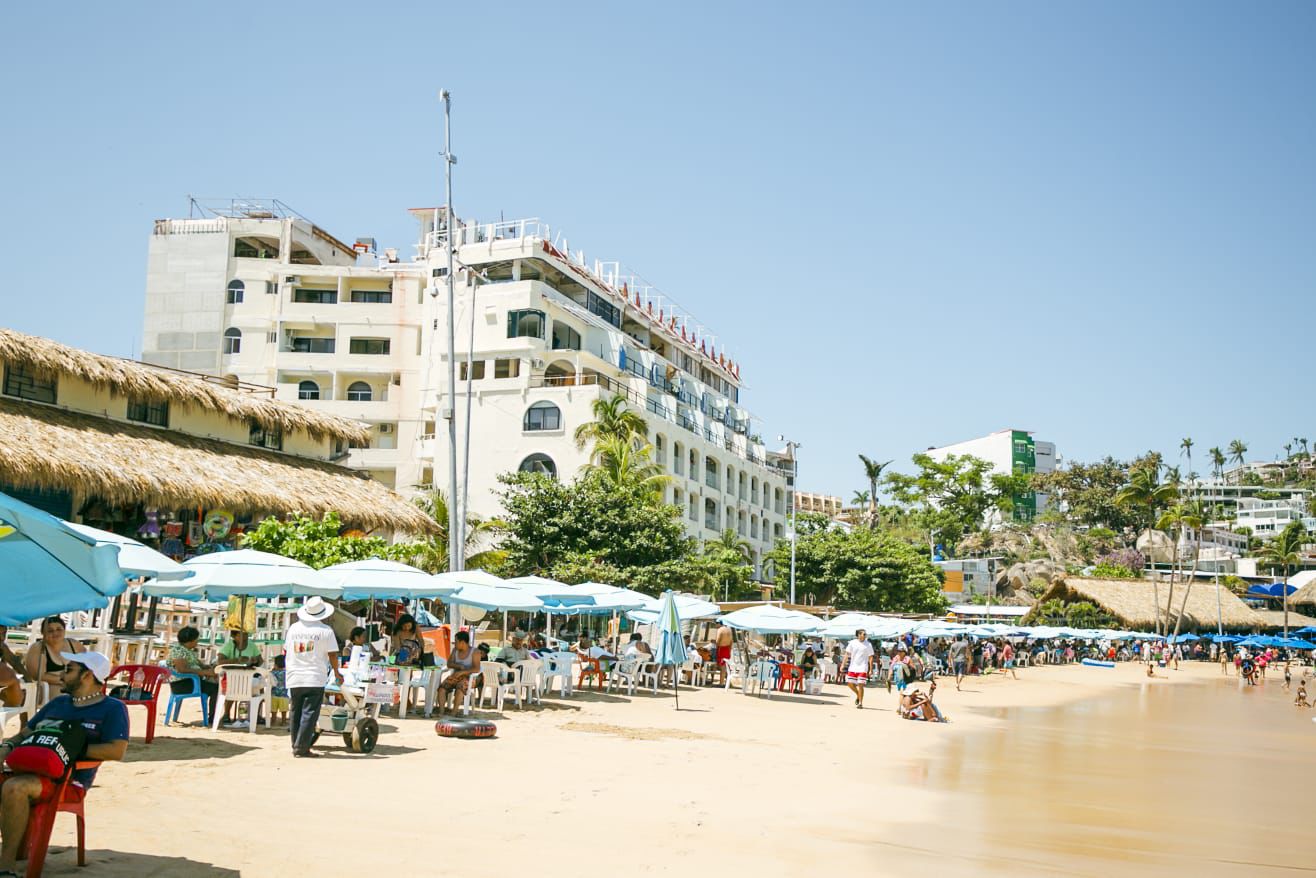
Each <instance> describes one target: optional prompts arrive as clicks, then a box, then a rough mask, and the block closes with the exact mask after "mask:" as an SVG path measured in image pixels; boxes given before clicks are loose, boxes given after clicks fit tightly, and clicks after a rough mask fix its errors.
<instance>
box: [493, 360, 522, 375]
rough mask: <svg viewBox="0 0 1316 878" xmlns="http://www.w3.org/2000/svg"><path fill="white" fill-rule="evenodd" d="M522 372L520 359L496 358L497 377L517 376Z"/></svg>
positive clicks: (495, 371)
mask: <svg viewBox="0 0 1316 878" xmlns="http://www.w3.org/2000/svg"><path fill="white" fill-rule="evenodd" d="M520 374H521V361H520V360H514V359H509V360H494V377H495V378H515V377H516V376H518V375H520Z"/></svg>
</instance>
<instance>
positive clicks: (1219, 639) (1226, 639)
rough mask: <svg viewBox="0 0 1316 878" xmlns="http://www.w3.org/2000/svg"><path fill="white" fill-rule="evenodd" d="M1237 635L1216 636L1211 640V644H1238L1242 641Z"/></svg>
mask: <svg viewBox="0 0 1316 878" xmlns="http://www.w3.org/2000/svg"><path fill="white" fill-rule="evenodd" d="M1242 639H1243V638H1242V637H1239V636H1238V635H1237V634H1216V635H1215V636H1213V637H1212V638H1211V642H1212V643H1238V642H1239V641H1240V640H1242Z"/></svg>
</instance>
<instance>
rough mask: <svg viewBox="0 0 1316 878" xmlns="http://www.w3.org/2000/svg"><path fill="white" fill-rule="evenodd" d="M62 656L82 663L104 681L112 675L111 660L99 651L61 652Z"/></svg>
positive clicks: (98, 678) (66, 659)
mask: <svg viewBox="0 0 1316 878" xmlns="http://www.w3.org/2000/svg"><path fill="white" fill-rule="evenodd" d="M60 657H61V658H63V659H64V661H66V662H74V663H76V664H79V665H82V666H83V667H85V668H86V669H87V670H89V671H91V673H92V674H93V675H94V676H95V677H96V679H97V680H100V681H101V682H102V683H104V682H105V679H106V678H107V677H109V676H110V660H109V659H107V658H106V657H105V656H103V655H101V654H100V653H99V652H61V653H60Z"/></svg>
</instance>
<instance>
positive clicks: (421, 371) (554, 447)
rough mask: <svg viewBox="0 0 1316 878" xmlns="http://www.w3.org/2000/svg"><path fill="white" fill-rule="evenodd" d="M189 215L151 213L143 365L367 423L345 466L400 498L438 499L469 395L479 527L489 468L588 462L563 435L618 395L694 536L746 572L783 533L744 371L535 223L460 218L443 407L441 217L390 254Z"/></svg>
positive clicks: (786, 467) (289, 217) (233, 209)
mask: <svg viewBox="0 0 1316 878" xmlns="http://www.w3.org/2000/svg"><path fill="white" fill-rule="evenodd" d="M195 208H196V209H195V210H194V213H197V214H200V215H199V216H193V217H191V218H188V219H167V220H159V221H157V223H156V227H155V231H154V234H153V235H152V238H151V246H150V258H149V265H148V274H147V289H146V317H145V324H144V328H145V334H144V342H143V352H142V357H143V359H144V360H146V361H147V362H152V363H157V364H160V365H164V366H172V367H175V368H182V369H189V370H194V371H201V372H208V373H211V374H217V375H231V376H233V377H234V378H236V379H238V380H241V381H245V382H251V383H257V384H265V385H269V386H271V387H274V388H275V389H276V395H277V396H278V397H279V398H280V399H288V400H297V401H300V402H301V403H303V404H305V405H307V406H311V407H314V408H319V409H323V410H326V411H329V412H332V413H333V414H337V415H342V416H346V417H349V418H354V419H356V420H359V421H364V422H367V423H369V424H370V425H371V427H372V441H371V447H369V448H353V449H344V453H345V454H346V463H347V464H348V465H349V466H353V467H356V468H358V469H363V470H367V471H369V472H370V473H371V475H372V476H373V477H375V478H377V479H378V480H380V481H381V482H384V483H385V484H387V485H389V486H391V487H395V488H397V489H398V490H401V491H406V490H408V489H412V488H415V487H418V486H429V485H430V484H434V485H436V486H437V487H439V488H440V489H443V490H445V491H446V490H447V487H448V478H447V471H448V459H449V458H448V456H449V454H450V449H449V447H448V435H447V422H446V421H445V420H444V414H445V410H447V409H449V408H452V409H455V412H454V414H455V417H456V419H457V426H458V430H459V432H458V436H459V448H458V451H459V455H460V452H461V450H462V449H461V436H462V431H463V429H464V427H465V412H466V406H467V398H468V394H467V390H468V388H469V391H470V392H469V401H470V406H471V419H470V425H471V440H470V449H471V454H470V461H469V487H468V491H469V504H470V509H471V511H472V512H475V513H477V514H481V515H485V516H492V515H496V514H497V513H498V512H499V511H500V504H499V500H498V497H497V494H496V492H497V491H498V490H499V489H500V488H501V485H500V484H499V482H498V476H499V475H500V474H501V473H504V472H508V471H510V470H517V469H522V470H535V471H542V472H549V473H553V474H554V475H556V476H558V477H560V478H571V477H572V476H573V475H574V474H575V473H576V472H577V471H578V470H579V469H580V467H581V466H583V465H584V464H585V463H587V462H588V449H585V450H581V449H578V448H577V447H576V445H575V442H574V440H573V434H574V432H575V429H576V427H577V426H579V425H580V424H582V423H585V422H587V421H589V420H591V418H592V414H591V405H592V403H593V402H594V401H595V400H597V399H600V398H604V397H610V396H613V395H617V394H619V395H621V396H623V397H625V398H626V399H627V401H628V402H629V403H630V407H631V408H632V409H633V410H635V411H637V412H639V413H640V414H642V415H643V416H644V418H645V420H646V421H647V422H648V424H649V438H650V441H651V442H652V443H653V446H654V458H655V462H657V463H658V464H659V465H660V466H661V467H662V469H663V470H664V471H665V472H666V473H668V474H669V475H670V476H671V477H672V481H671V483H670V484H669V485H668V487H667V488H666V498H667V500H668V502H671V503H673V504H675V505H676V506H678V507H679V508H680V509H681V511H682V517H683V519H684V521H685V524H686V527H687V530H688V532H689V533H690V534H691V535H693V536H695V537H698V538H700V539H712V538H714V537H716V536H718V534H719V533H721V532H722V531H723V530H725V529H728V528H729V529H731V530H733V531H735V532H736V534H737V535H738V536H739V537H740V538H741V539H743V540H745V541H746V542H748V543H749V545H750V546H751V555H752V557H753V560H754V562H755V567H756V569H760V568H761V564H762V558H763V555H764V553H765V552H767V551H768V550H769V549H770V548H772V546H773V545H774V544H775V541H776V540H777V539H779V538H783V537H785V536H786V527H787V516H788V513H789V509H790V504H791V502H792V500H793V497H792V494H791V492H792V490H793V487H794V479H793V463H792V461H791V459H790V458H789V456H787V455H786V454H785V453H778V452H773V451H768V450H767V448H766V447H765V445H764V443H763V441H762V439H761V438H760V436H759V430H758V429H757V428H756V426H755V420H754V418H753V416H752V415H751V414H750V412H749V411H748V410H747V409H746V408H745V407H744V406H743V405H742V404H741V400H740V392H741V369H740V365H739V364H738V363H735V362H734V361H732V360H730V359H729V358H728V357H727V355H726V353H725V349H724V347H723V345H722V344H720V343H719V342H718V341H717V339H716V338H715V337H714V336H713V335H712V333H711V332H710V331H709V330H708V329H707V328H705V327H704V326H702V325H701V324H699V323H698V322H697V321H696V320H695V319H694V318H693V317H691V316H690V315H689V314H687V313H686V312H685V311H684V310H682V309H681V308H679V307H678V306H676V305H675V304H674V303H673V302H672V301H671V300H670V299H667V298H666V297H664V296H663V295H662V294H660V293H659V292H657V291H656V290H654V289H653V288H652V287H650V286H648V285H646V284H644V283H643V282H642V281H639V280H638V279H636V278H634V277H628V276H625V275H624V274H623V272H622V271H621V269H620V267H619V266H618V265H617V264H616V263H601V262H594V263H592V264H587V263H586V261H585V259H584V255H583V253H579V252H575V253H573V252H572V251H571V250H570V249H569V248H568V247H567V245H566V244H565V243H564V242H563V241H562V240H560V238H555V237H554V236H553V235H552V234H551V233H550V231H549V229H548V227H547V226H545V225H543V224H541V223H539V222H538V221H535V220H523V221H515V222H500V223H494V224H478V223H469V222H468V223H460V222H459V229H458V234H457V236H456V237H457V246H456V248H455V256H456V259H457V261H458V271H457V273H456V277H455V278H454V282H455V283H456V303H457V307H456V311H455V317H456V321H457V332H456V336H457V360H458V366H459V374H458V382H457V394H456V399H455V403H456V404H455V406H453V400H452V399H451V398H450V396H449V395H448V393H447V376H448V366H447V329H446V321H447V295H446V283H447V278H446V269H447V253H446V250H445V246H444V245H445V244H446V241H447V221H446V214H445V212H444V211H443V210H442V209H432V208H431V209H421V210H414V211H412V213H413V215H415V216H416V217H417V219H418V220H419V221H420V223H421V238H420V242H419V245H418V247H417V254H416V257H415V260H414V261H407V262H403V261H399V260H398V259H397V257H396V255H395V254H394V253H393V252H392V251H385V254H384V255H383V256H382V257H381V256H379V255H377V254H375V253H374V243H373V241H369V240H358V243H357V245H354V246H348V245H347V244H344V243H343V242H341V241H339V240H338V239H336V238H334V237H333V236H332V235H329V234H328V233H326V232H325V231H324V230H322V229H320V228H319V227H317V226H315V225H314V224H313V223H311V222H309V221H308V220H306V219H304V218H302V217H301V216H299V215H297V214H295V213H294V212H292V211H291V210H289V209H287V208H286V207H285V206H283V205H282V204H280V203H279V202H252V201H243V202H226V203H224V204H222V205H215V204H207V205H195ZM461 266H469V267H470V269H471V270H463V269H462V268H461ZM472 321H473V322H472ZM472 337H473V338H474V344H473V345H472V344H471V342H470V340H471V338H472ZM468 361H469V362H470V367H469V370H468V367H467V362H468ZM468 372H469V374H468ZM458 459H459V461H460V460H461V458H460V456H459V458H458ZM762 573H763V574H764V576H765V578H771V575H772V571H770V570H768V571H762Z"/></svg>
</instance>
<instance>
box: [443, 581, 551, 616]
mask: <svg viewBox="0 0 1316 878" xmlns="http://www.w3.org/2000/svg"><path fill="white" fill-rule="evenodd" d="M466 572H467V571H461V572H460V573H458V574H455V575H457V576H463V575H465V573H466ZM471 572H482V571H471ZM485 575H486V576H487V575H488V574H485ZM492 578H494V579H497V577H492ZM444 601H446V602H447V603H450V604H459V605H461V606H464V607H476V608H477V609H481V610H501V611H503V612H508V611H513V612H525V613H534V612H541V611H543V610H544V609H545V607H544V602H543V601H542V600H540V599H539V598H537V597H535V596H534V595H533V594H531V593H530V592H528V591H526V590H525V589H524V588H521V587H520V586H518V585H514V584H512V583H510V582H503V581H501V580H499V581H498V582H496V583H491V582H481V581H478V579H477V580H476V581H471V582H467V583H465V584H463V585H462V586H461V587H460V588H458V589H457V590H456V591H454V592H452V593H451V594H449V595H448V596H447V597H445V598H444Z"/></svg>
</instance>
